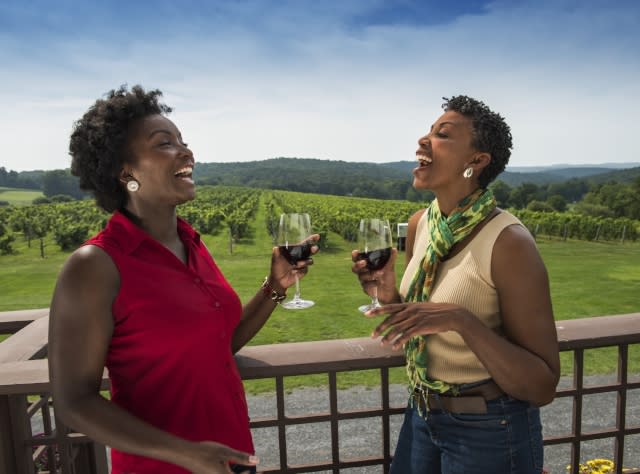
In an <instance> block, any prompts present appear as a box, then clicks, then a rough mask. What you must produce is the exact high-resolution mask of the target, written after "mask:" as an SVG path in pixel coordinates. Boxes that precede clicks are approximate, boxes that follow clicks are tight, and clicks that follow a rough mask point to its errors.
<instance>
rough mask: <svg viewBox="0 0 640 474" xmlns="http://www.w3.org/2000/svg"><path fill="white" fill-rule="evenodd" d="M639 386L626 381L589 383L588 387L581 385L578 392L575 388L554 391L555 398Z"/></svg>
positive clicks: (639, 385)
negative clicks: (603, 383) (599, 383)
mask: <svg viewBox="0 0 640 474" xmlns="http://www.w3.org/2000/svg"><path fill="white" fill-rule="evenodd" d="M638 388H640V382H628V383H626V384H620V383H615V384H609V385H589V386H588V387H583V388H582V390H580V392H578V390H577V389H575V388H563V389H559V390H558V391H557V392H556V396H555V398H563V397H573V396H576V395H577V394H578V393H582V394H583V395H594V394H598V393H607V392H618V391H620V390H634V389H638Z"/></svg>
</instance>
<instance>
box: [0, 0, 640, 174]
mask: <svg viewBox="0 0 640 474" xmlns="http://www.w3.org/2000/svg"><path fill="white" fill-rule="evenodd" d="M96 3H97V5H92V4H91V3H90V2H86V1H84V2H80V1H67V0H59V1H56V2H53V1H29V0H19V1H16V0H0V64H2V68H1V69H0V71H1V72H0V103H1V104H2V106H3V109H4V110H3V112H4V113H3V114H1V116H0V133H1V136H2V139H3V140H2V142H3V153H2V158H0V166H4V167H6V168H8V169H13V170H18V171H22V170H32V169H54V168H66V167H68V166H69V157H68V154H67V146H68V139H69V134H70V131H71V128H72V124H73V121H74V120H76V119H78V118H79V117H80V116H81V115H82V114H83V113H84V112H85V111H86V109H87V108H88V107H89V106H90V105H91V104H92V103H93V102H94V101H95V99H96V98H98V97H100V96H102V94H104V93H105V92H106V91H108V90H110V89H113V88H115V87H117V86H119V85H120V84H123V83H127V84H129V85H133V84H142V85H143V86H144V87H146V88H158V89H160V90H162V91H163V92H164V95H165V102H166V103H167V104H168V105H170V106H172V107H173V108H174V112H173V113H172V114H171V116H170V117H171V118H172V120H174V122H175V123H176V124H177V125H178V127H179V128H180V129H181V131H182V134H183V136H184V137H185V140H187V141H188V142H189V144H190V146H191V148H192V149H193V150H194V153H195V155H196V159H197V160H199V161H202V162H228V161H251V160H262V159H267V158H271V157H277V156H296V157H307V158H309V157H311V158H321V159H331V160H344V161H368V162H389V161H399V160H411V159H413V157H414V152H415V148H416V140H417V138H418V137H419V136H421V135H422V134H423V133H424V131H425V130H426V129H427V128H428V127H429V126H430V124H431V123H433V122H434V121H435V120H436V119H437V117H438V116H439V115H440V114H441V108H440V105H441V103H442V100H441V98H442V97H443V96H447V97H448V96H452V95H456V94H467V95H470V96H472V97H476V98H478V99H481V100H484V101H485V102H486V103H487V104H488V105H489V106H490V107H491V108H493V109H494V110H496V111H498V112H500V113H501V114H502V115H504V116H505V117H506V119H507V121H508V123H509V124H510V125H511V128H512V132H513V136H514V143H515V148H514V151H513V155H512V158H511V163H510V164H511V165H513V166H532V165H549V164H558V163H569V164H596V163H604V162H639V161H640V152H639V151H638V148H639V147H638V137H639V136H640V118H639V117H638V110H640V28H639V27H638V25H640V1H637V0H621V1H615V0H540V1H533V0H498V1H486V2H485V1H456V2H445V1H443V0H440V1H437V2H436V1H432V0H424V1H418V0H368V1H367V0H327V1H323V0H281V1H275V0H274V1H266V0H239V1H227V2H222V1H199V0H182V1H177V0H176V1H173V2H170V1H157V2H142V1H135V0H129V1H126V2H125V1H120V0H118V1H115V0H111V1H108V0H107V1H102V2H96Z"/></svg>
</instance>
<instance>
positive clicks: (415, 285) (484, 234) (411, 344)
mask: <svg viewBox="0 0 640 474" xmlns="http://www.w3.org/2000/svg"><path fill="white" fill-rule="evenodd" d="M445 100H446V102H445V104H444V105H443V108H444V110H445V112H444V114H442V115H441V116H440V117H439V118H438V119H437V120H436V121H435V123H434V124H433V125H432V126H431V128H430V130H429V131H428V133H427V134H426V135H425V136H423V137H422V138H420V139H419V141H418V144H419V147H418V150H417V151H416V156H417V159H418V165H417V167H416V168H415V169H414V170H413V175H414V181H413V186H414V187H415V188H416V189H424V190H431V191H432V192H433V193H434V194H435V197H436V199H435V200H434V201H433V202H432V203H431V204H430V207H429V208H427V209H426V210H422V211H419V212H418V213H416V214H415V215H414V216H412V217H411V218H410V220H409V227H408V235H407V242H406V249H407V251H406V261H407V269H406V271H405V274H404V275H403V279H402V283H401V285H400V289H397V288H396V276H395V271H394V263H395V258H396V257H397V251H395V250H394V252H393V253H392V256H391V258H390V260H389V262H388V263H387V265H386V266H385V267H384V268H383V269H382V270H379V271H377V272H369V271H368V270H367V269H366V264H365V262H364V261H358V260H357V251H354V253H353V259H354V264H353V271H354V273H356V274H357V276H358V278H359V280H360V283H361V284H362V286H363V289H364V290H365V292H371V288H372V286H374V285H375V286H376V287H377V294H378V299H379V300H380V301H381V302H382V303H383V304H384V306H382V307H381V308H378V309H375V310H371V311H369V312H368V313H367V316H368V317H377V316H383V317H384V319H383V320H382V322H380V323H379V324H378V325H377V327H376V328H375V329H374V331H373V335H372V337H381V343H382V344H390V345H391V346H392V347H393V348H394V349H396V350H402V349H403V348H404V350H405V355H406V357H407V372H408V375H409V389H410V394H409V403H408V407H407V411H406V413H405V420H404V423H403V426H402V429H401V432H400V437H399V440H398V444H397V448H396V452H395V455H394V458H393V463H392V465H391V472H392V474H398V473H402V474H411V473H418V472H420V473H443V474H453V473H475V472H478V473H487V472H500V473H518V474H528V473H532V474H533V473H535V474H539V473H540V472H542V463H543V448H542V432H541V426H540V418H539V409H538V407H539V406H542V405H545V404H547V403H550V402H551V401H552V400H553V397H554V395H555V388H556V384H557V382H558V379H559V373H560V361H559V354H558V343H557V334H556V329H555V323H554V318H553V311H552V307H551V298H550V291H549V281H548V277H547V272H546V269H545V266H544V263H543V261H542V259H541V257H540V255H539V253H538V250H537V247H536V245H535V241H534V240H533V238H532V237H531V235H530V234H529V232H528V231H527V229H526V228H525V227H524V226H523V225H522V224H521V223H520V222H519V221H518V220H517V219H516V218H515V217H514V216H512V215H511V214H509V213H508V212H505V211H502V210H500V209H499V208H497V206H496V205H495V199H494V198H493V195H492V193H491V191H490V190H488V185H489V183H491V181H493V180H494V179H495V177H496V176H497V175H498V174H499V173H501V172H502V171H503V170H504V168H505V167H506V164H507V162H508V159H509V156H510V154H511V148H512V138H511V131H510V128H509V126H508V125H507V124H506V123H505V121H504V119H503V117H502V116H500V115H499V114H497V113H495V112H493V111H491V110H490V109H489V108H488V107H487V106H486V105H485V104H484V103H483V102H481V101H478V100H475V99H472V98H469V97H466V96H457V97H453V98H451V99H448V100H447V99H445Z"/></svg>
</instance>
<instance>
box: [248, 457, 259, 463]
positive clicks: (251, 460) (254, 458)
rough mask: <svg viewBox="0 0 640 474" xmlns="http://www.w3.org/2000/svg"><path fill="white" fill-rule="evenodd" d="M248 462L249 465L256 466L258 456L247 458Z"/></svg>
mask: <svg viewBox="0 0 640 474" xmlns="http://www.w3.org/2000/svg"><path fill="white" fill-rule="evenodd" d="M249 462H250V463H251V464H258V463H259V462H260V458H259V457H258V456H249Z"/></svg>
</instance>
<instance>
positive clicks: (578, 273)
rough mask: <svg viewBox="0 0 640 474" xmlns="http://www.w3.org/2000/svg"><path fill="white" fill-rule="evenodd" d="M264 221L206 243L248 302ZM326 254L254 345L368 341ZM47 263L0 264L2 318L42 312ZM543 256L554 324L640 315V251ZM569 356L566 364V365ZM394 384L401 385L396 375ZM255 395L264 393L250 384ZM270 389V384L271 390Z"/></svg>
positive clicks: (597, 367)
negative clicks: (306, 304) (293, 305)
mask: <svg viewBox="0 0 640 474" xmlns="http://www.w3.org/2000/svg"><path fill="white" fill-rule="evenodd" d="M264 229H265V225H264V215H263V214H262V213H261V212H260V213H258V215H257V216H256V221H255V229H254V234H255V235H254V236H253V237H252V238H249V239H245V240H243V241H241V242H237V243H235V244H234V246H233V253H230V251H229V241H228V236H227V235H226V234H225V233H222V234H220V235H216V236H210V235H206V236H203V239H204V241H205V243H206V244H207V246H208V248H209V250H210V251H211V253H212V254H213V256H214V258H215V260H216V261H217V263H218V265H219V266H220V268H221V269H222V271H223V272H224V274H225V275H226V277H227V278H228V280H229V281H230V282H231V284H232V285H233V287H234V288H235V289H236V291H237V292H238V294H239V295H240V297H241V299H242V300H243V301H246V300H248V299H249V298H250V297H251V296H253V295H254V294H255V292H256V291H257V290H258V288H259V287H260V284H261V283H262V280H263V279H264V276H265V275H266V274H267V272H268V269H269V261H270V249H271V245H272V244H271V241H270V237H269V236H268V235H267V233H266V231H265V230H264ZM327 242H328V245H329V246H328V248H326V249H324V250H323V251H322V252H321V253H320V254H318V255H317V256H316V257H315V258H314V260H315V264H314V265H313V267H312V268H311V270H310V272H309V274H308V275H307V276H306V277H305V278H304V279H303V280H302V282H301V288H302V295H303V297H304V298H306V299H311V300H313V301H315V302H316V305H315V306H314V307H312V308H310V309H306V310H300V311H288V310H285V309H282V308H277V309H276V311H275V312H274V314H273V315H272V317H271V319H270V320H269V322H268V323H267V324H266V325H265V327H264V328H263V329H262V330H261V331H260V333H258V335H257V336H256V337H255V338H254V339H253V341H251V344H275V343H282V342H293V341H312V340H326V339H341V338H352V337H366V336H367V335H368V334H370V332H371V330H372V328H373V327H374V325H375V321H372V320H369V319H367V318H365V317H364V316H363V315H362V314H360V313H359V312H358V311H357V309H356V308H357V307H358V306H359V305H360V304H362V303H364V302H365V301H367V296H366V295H364V294H363V293H362V292H361V290H360V286H359V285H358V284H357V282H356V279H355V277H354V276H353V274H352V273H351V270H350V266H351V258H350V251H351V248H352V244H350V243H349V242H345V241H344V240H343V239H341V238H340V237H339V236H338V235H334V234H329V236H328V239H327ZM46 243H47V245H46V255H47V256H46V258H45V259H42V258H40V256H39V248H38V243H37V242H32V246H31V248H29V247H27V245H26V243H25V242H17V244H18V245H16V249H17V253H16V254H14V255H9V256H0V288H1V292H0V311H8V310H13V309H26V308H40V307H46V306H48V305H49V302H50V299H51V292H52V290H53V286H54V284H55V278H56V275H57V273H58V272H59V270H60V268H61V266H62V264H63V262H64V260H65V258H66V256H67V254H65V253H63V252H61V251H59V250H58V248H57V246H56V245H55V243H54V242H53V241H46ZM538 245H539V248H540V252H541V254H542V256H543V259H544V261H545V263H546V265H547V267H548V271H549V277H550V281H551V292H552V300H553V305H554V311H555V316H556V319H557V320H562V319H574V318H581V317H589V316H601V315H610V314H621V313H632V312H637V311H639V310H640V303H639V299H638V287H639V284H640V244H638V243H625V244H623V245H621V244H619V243H618V244H617V243H600V242H584V241H568V242H562V241H551V240H541V241H539V243H538ZM403 257H404V254H401V255H400V256H399V258H398V261H397V264H398V265H397V270H398V276H400V275H401V273H402V270H403V268H404V262H403V260H404V258H403ZM635 349H636V348H632V358H631V359H632V360H631V367H632V370H633V371H634V372H640V354H639V353H638V351H635V352H633V351H634V350H635ZM565 356H566V357H565ZM616 357H617V355H616V354H615V351H614V350H613V349H603V350H598V351H588V352H587V371H588V373H610V372H612V371H614V369H615V366H616ZM563 372H564V373H565V374H566V373H570V372H571V358H570V354H566V355H563ZM290 379H291V380H288V387H289V384H291V388H293V387H294V386H297V385H309V384H310V383H326V376H321V377H317V378H316V377H305V378H303V379H298V378H290ZM374 379H375V377H374V376H373V375H372V374H369V373H366V372H363V373H357V374H353V375H348V376H346V377H342V376H341V377H340V381H341V385H342V384H344V385H349V384H352V383H376V382H375V381H373V380H374ZM392 381H395V382H403V381H404V370H403V369H398V370H397V371H395V372H394V374H393V375H392ZM251 384H252V385H251V386H252V388H251V391H262V390H264V389H267V388H265V387H267V385H261V384H262V382H260V381H258V382H251ZM269 384H270V385H269V387H272V382H269Z"/></svg>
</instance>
